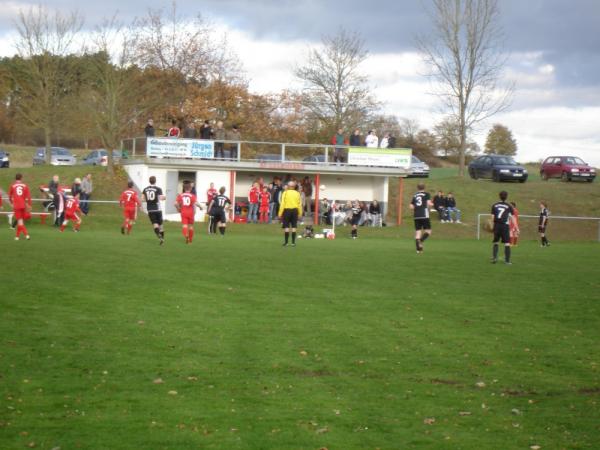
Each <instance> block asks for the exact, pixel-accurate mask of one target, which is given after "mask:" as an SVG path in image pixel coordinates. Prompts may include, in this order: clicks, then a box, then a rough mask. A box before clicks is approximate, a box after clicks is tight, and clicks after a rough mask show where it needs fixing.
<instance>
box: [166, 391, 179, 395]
mask: <svg viewBox="0 0 600 450" xmlns="http://www.w3.org/2000/svg"><path fill="white" fill-rule="evenodd" d="M167 394H169V395H177V391H169V392H167Z"/></svg>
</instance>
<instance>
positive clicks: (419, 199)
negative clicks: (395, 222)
mask: <svg viewBox="0 0 600 450" xmlns="http://www.w3.org/2000/svg"><path fill="white" fill-rule="evenodd" d="M430 198H431V196H430V195H429V193H428V192H423V191H419V192H417V193H416V194H415V195H413V198H412V200H411V201H410V204H411V205H413V207H414V210H413V211H414V218H415V219H429V205H428V204H429V199H430Z"/></svg>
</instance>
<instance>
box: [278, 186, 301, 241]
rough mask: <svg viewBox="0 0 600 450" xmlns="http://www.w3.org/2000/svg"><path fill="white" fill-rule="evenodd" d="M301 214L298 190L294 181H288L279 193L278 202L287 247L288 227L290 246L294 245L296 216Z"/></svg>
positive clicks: (296, 224)
mask: <svg viewBox="0 0 600 450" xmlns="http://www.w3.org/2000/svg"><path fill="white" fill-rule="evenodd" d="M301 215H302V201H301V199H300V192H298V191H297V190H296V182H295V181H290V182H289V183H288V184H287V189H286V190H285V191H284V192H283V193H282V194H281V203H280V204H279V217H280V218H281V221H282V222H283V231H284V238H285V240H284V242H283V246H284V247H287V246H288V244H289V239H290V229H291V231H292V247H295V246H296V228H297V226H298V217H300V216H301Z"/></svg>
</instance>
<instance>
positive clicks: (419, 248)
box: [415, 239, 421, 251]
mask: <svg viewBox="0 0 600 450" xmlns="http://www.w3.org/2000/svg"><path fill="white" fill-rule="evenodd" d="M415 244H416V246H417V251H420V250H421V241H419V240H418V239H415Z"/></svg>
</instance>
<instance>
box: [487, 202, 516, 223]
mask: <svg viewBox="0 0 600 450" xmlns="http://www.w3.org/2000/svg"><path fill="white" fill-rule="evenodd" d="M513 214H514V210H513V207H512V206H510V205H509V204H508V203H506V202H498V203H494V204H493V205H492V215H493V216H494V223H499V224H502V225H508V224H509V222H510V216H512V215H513Z"/></svg>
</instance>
